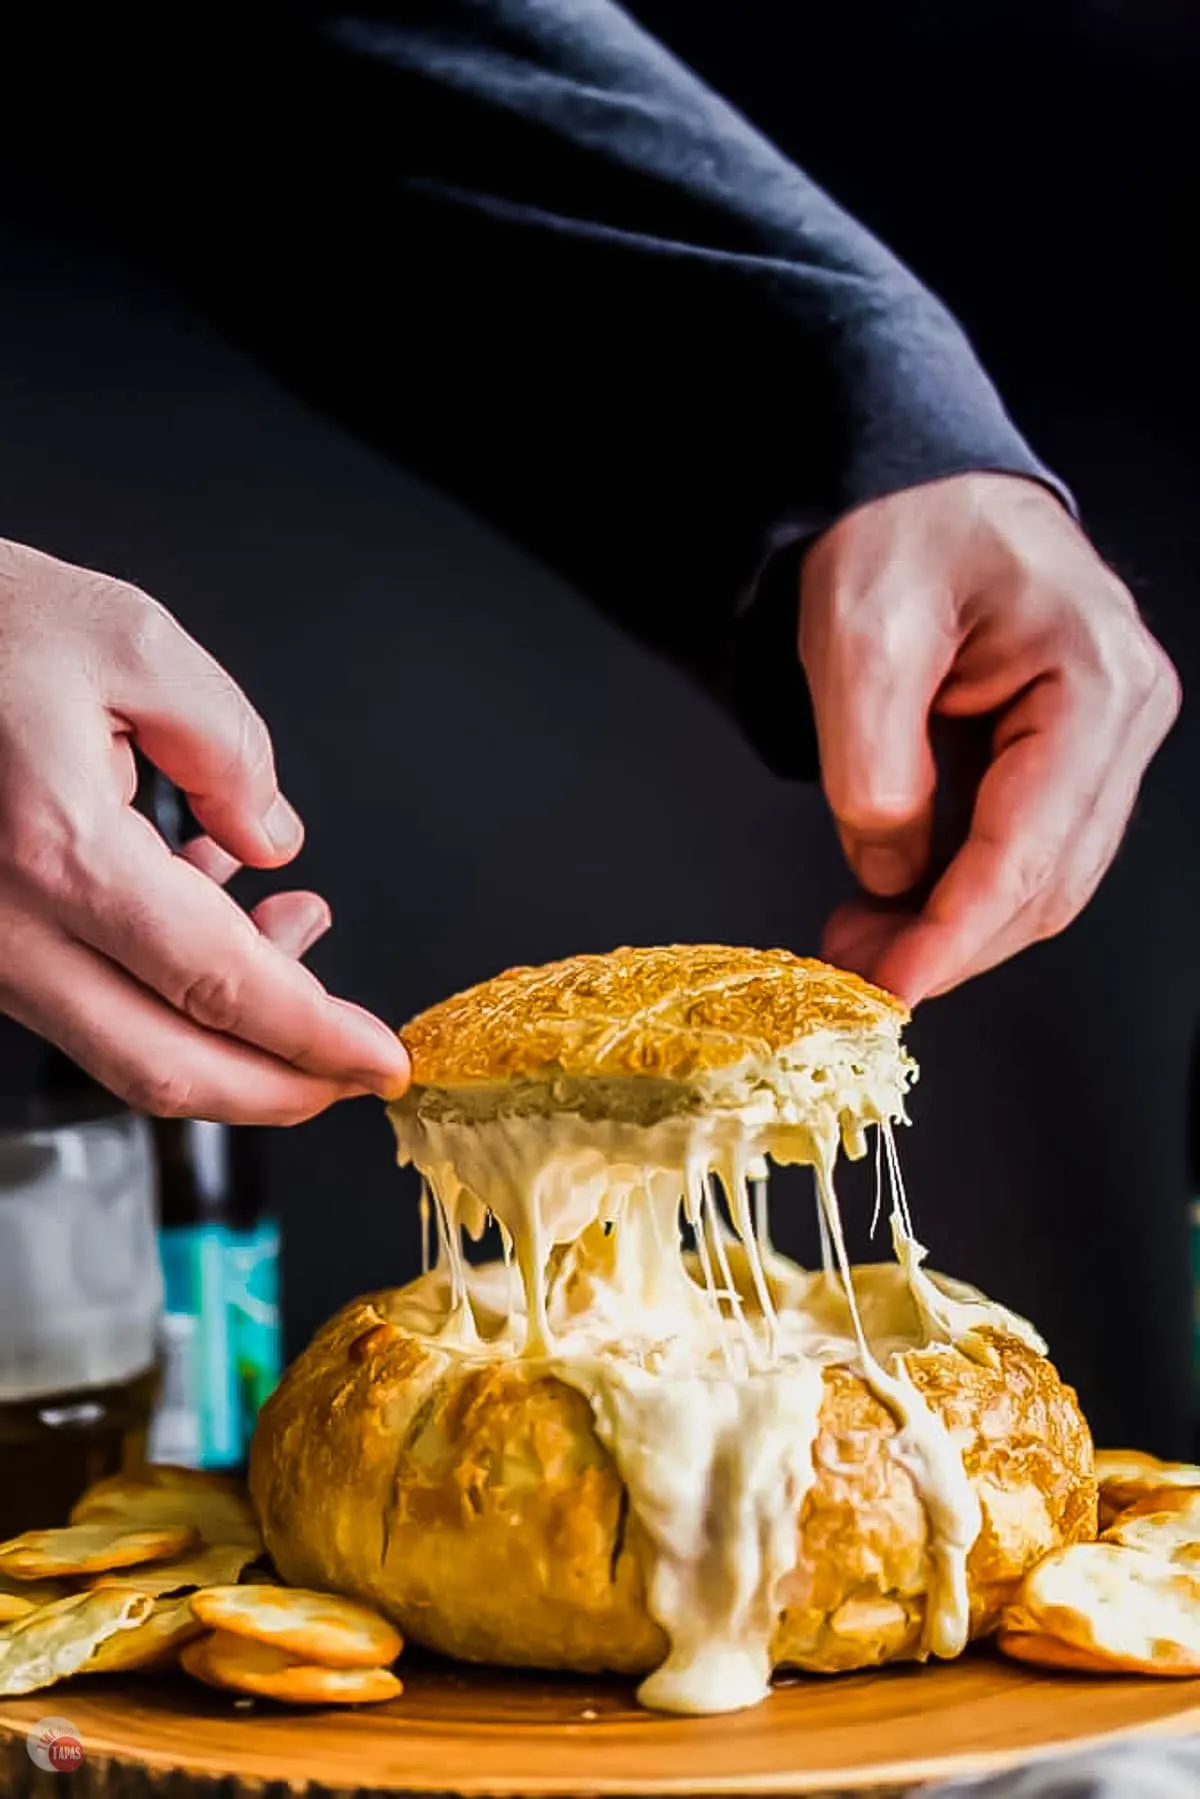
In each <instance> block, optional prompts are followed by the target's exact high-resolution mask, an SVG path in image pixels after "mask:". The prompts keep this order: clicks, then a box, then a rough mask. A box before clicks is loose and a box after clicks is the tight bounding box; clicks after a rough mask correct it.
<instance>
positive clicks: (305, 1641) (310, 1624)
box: [193, 1585, 404, 1668]
mask: <svg viewBox="0 0 1200 1799" xmlns="http://www.w3.org/2000/svg"><path fill="white" fill-rule="evenodd" d="M193 1606H194V1609H195V1613H196V1616H197V1617H198V1618H200V1619H202V1620H203V1621H204V1623H205V1624H207V1625H209V1626H210V1627H211V1628H212V1629H214V1630H221V1631H227V1632H230V1633H231V1634H233V1635H235V1636H240V1637H246V1638H249V1639H252V1640H253V1641H254V1642H258V1643H266V1644H269V1645H271V1646H272V1647H274V1648H276V1649H279V1650H282V1651H283V1652H284V1654H286V1655H289V1656H291V1657H292V1658H293V1659H294V1660H296V1661H300V1662H315V1663H317V1664H319V1665H320V1666H322V1667H326V1668H376V1667H385V1666H386V1665H387V1664H388V1663H389V1662H394V1661H395V1659H396V1657H397V1656H398V1655H399V1653H400V1651H401V1650H402V1649H403V1647H404V1641H403V1638H402V1637H401V1635H400V1632H399V1631H398V1630H397V1629H396V1628H395V1626H394V1625H393V1624H389V1623H388V1621H387V1619H386V1618H382V1617H380V1615H379V1613H378V1612H375V1611H372V1610H371V1609H370V1607H369V1606H365V1605H359V1604H357V1603H356V1602H355V1601H354V1600H350V1599H341V1598H339V1597H337V1596H336V1595H335V1594H332V1593H314V1592H310V1591H308V1590H307V1589H306V1588H303V1587H276V1586H265V1585H264V1586H250V1585H247V1586H237V1587H235V1586H229V1587H207V1588H206V1589H205V1590H204V1591H203V1592H201V1593H197V1594H196V1595H195V1598H194V1600H193Z"/></svg>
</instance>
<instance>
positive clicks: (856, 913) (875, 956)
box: [821, 899, 914, 981]
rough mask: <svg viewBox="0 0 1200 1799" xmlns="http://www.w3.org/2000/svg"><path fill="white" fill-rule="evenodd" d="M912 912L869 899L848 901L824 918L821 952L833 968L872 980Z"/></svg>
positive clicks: (912, 915)
mask: <svg viewBox="0 0 1200 1799" xmlns="http://www.w3.org/2000/svg"><path fill="white" fill-rule="evenodd" d="M913 917H914V914H913V913H912V912H904V911H901V910H899V909H898V908H896V907H894V906H883V905H880V904H879V903H878V902H877V901H873V900H871V899H854V900H847V901H846V902H845V903H844V904H843V905H840V906H838V907H837V908H836V910H835V911H834V912H832V913H831V914H830V916H829V918H828V919H827V920H826V924H825V930H824V933H823V935H822V938H821V954H822V956H823V957H824V958H825V960H826V961H827V962H832V963H833V965H834V966H835V967H836V968H846V969H849V970H850V972H851V973H852V974H858V975H862V977H863V978H864V980H868V981H873V980H874V979H875V970H876V969H877V968H878V967H879V965H880V963H881V962H882V960H883V957H884V955H885V953H886V951H887V950H888V949H889V948H890V947H891V945H892V944H893V943H894V942H895V940H896V938H897V937H898V936H899V935H900V933H901V932H902V931H904V930H905V929H907V927H908V926H909V925H910V924H911V923H912V920H913Z"/></svg>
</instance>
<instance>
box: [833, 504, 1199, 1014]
mask: <svg viewBox="0 0 1200 1799" xmlns="http://www.w3.org/2000/svg"><path fill="white" fill-rule="evenodd" d="M800 590H801V602H800V657H801V661H802V663H803V665H804V669H805V673H806V675H807V677H808V682H809V687H810V690H811V693H812V700H813V707H814V712H815V717H816V725H817V735H818V740H819V743H820V751H821V779H822V784H823V786H824V789H825V793H826V796H827V798H828V800H829V804H830V806H831V807H832V809H833V813H834V817H835V819H836V822H837V827H838V832H839V835H840V837H841V841H842V845H843V848H844V849H845V852H846V855H847V858H848V860H849V862H850V864H851V867H852V868H853V869H854V872H855V874H856V875H857V876H858V879H859V881H860V883H861V884H862V886H863V888H864V889H865V895H864V896H863V897H861V898H859V899H856V900H852V901H850V902H849V903H848V904H846V905H844V906H842V907H839V909H838V910H837V911H836V912H835V913H834V915H833V917H832V918H831V919H830V921H829V924H828V927H827V930H826V937H825V944H824V953H825V954H826V955H827V956H828V957H829V958H830V959H831V960H832V961H835V962H839V963H841V964H843V965H844V966H849V967H851V968H854V969H856V970H857V971H858V972H860V973H862V974H865V975H867V976H869V977H870V978H871V979H872V980H875V981H878V982H879V984H880V985H881V986H884V987H887V988H890V989H891V990H892V991H893V992H896V993H898V994H900V995H901V996H902V997H903V998H904V999H906V1000H907V1001H908V1002H909V1003H910V1004H916V1003H917V1001H919V1000H922V999H925V998H927V997H929V996H931V995H934V994H938V993H945V992H946V991H947V990H948V989H949V988H951V987H955V986H957V985H958V984H959V983H960V982H962V981H965V980H967V979H968V978H969V977H970V976H972V975H975V974H980V973H982V972H983V970H985V969H988V968H992V967H995V966H996V964H997V963H1000V962H1003V961H1005V960H1006V959H1007V958H1008V957H1009V956H1012V955H1014V954H1015V953H1016V952H1017V951H1018V950H1021V949H1024V948H1025V947H1026V946H1027V945H1028V944H1031V943H1034V942H1036V941H1037V940H1038V939H1040V938H1044V937H1050V936H1053V935H1054V934H1055V933H1056V932H1058V931H1061V930H1063V929H1064V927H1065V926H1066V925H1068V924H1069V923H1070V922H1071V920H1072V919H1074V918H1075V917H1076V915H1077V914H1078V913H1079V912H1080V911H1081V909H1082V908H1083V907H1084V906H1085V905H1086V903H1087V901H1088V900H1089V899H1090V898H1091V896H1092V894H1093V893H1094V892H1095V890H1096V887H1097V886H1098V884H1099V882H1100V880H1101V878H1102V876H1103V875H1104V873H1105V871H1106V870H1107V868H1108V866H1109V864H1110V863H1111V862H1112V860H1113V857H1114V856H1115V855H1116V853H1117V849H1118V847H1119V845H1120V842H1121V838H1122V836H1123V834H1124V831H1125V827H1126V825H1127V823H1128V821H1129V817H1130V814H1131V812H1132V810H1133V806H1134V802H1135V800H1136V797H1137V793H1138V788H1139V786H1140V783H1141V780H1142V776H1143V774H1144V773H1145V770H1146V767H1147V765H1148V763H1149V762H1150V760H1151V758H1152V757H1153V756H1154V754H1155V752H1156V751H1157V749H1158V747H1159V745H1160V744H1161V742H1162V741H1163V738H1164V737H1165V736H1166V734H1167V732H1168V731H1169V730H1170V728H1171V725H1172V724H1173V723H1174V720H1175V717H1176V715H1177V713H1178V710H1179V704H1180V690H1179V680H1178V677H1177V675H1176V673H1175V670H1174V668H1173V667H1172V665H1171V663H1170V661H1169V660H1168V658H1167V656H1166V654H1165V652H1164V651H1163V649H1162V648H1161V646H1160V645H1159V644H1158V643H1157V642H1156V640H1155V639H1154V638H1153V637H1152V636H1151V634H1150V632H1149V631H1148V630H1147V629H1146V626H1145V625H1144V624H1143V622H1142V620H1141V618H1140V616H1139V614H1138V611H1137V607H1136V605H1135V604H1134V601H1133V599H1132V597H1131V595H1130V594H1129V592H1128V590H1127V589H1126V588H1125V587H1124V586H1123V584H1122V583H1121V582H1120V581H1119V580H1118V579H1117V577H1116V576H1115V575H1114V574H1113V572H1112V570H1111V569H1109V568H1108V567H1107V566H1106V565H1105V564H1104V563H1103V562H1102V561H1101V559H1100V557H1099V556H1098V555H1097V554H1096V552H1095V550H1094V549H1093V548H1092V546H1091V544H1090V543H1089V542H1088V540H1087V538H1086V537H1085V536H1084V534H1083V532H1082V531H1081V530H1080V529H1079V527H1078V526H1077V525H1076V524H1075V523H1074V521H1073V520H1072V519H1071V517H1070V516H1069V514H1068V513H1067V512H1066V511H1065V509H1064V508H1063V506H1062V505H1061V504H1060V502H1059V501H1058V500H1057V499H1056V498H1055V497H1054V495H1053V494H1052V493H1051V492H1050V491H1049V490H1048V489H1046V488H1043V487H1042V486H1041V485H1040V484H1038V483H1037V482H1034V481H1030V480H1026V479H1023V478H1020V477H1017V476H1010V475H994V474H968V475H957V476H952V477H949V478H947V479H945V480H941V481H933V482H930V483H928V484H926V485H925V486H921V487H916V488H911V489H909V490H907V491H904V492H900V493H895V494H890V495H888V496H887V497H886V498H884V499H880V500H874V501H871V502H869V503H868V504H866V505H863V506H861V507H859V508H857V509H856V510H855V511H854V512H851V513H849V514H848V515H847V516H846V517H845V518H843V519H841V520H839V522H838V523H837V524H836V525H834V526H833V527H832V528H831V529H830V530H829V531H827V532H826V533H825V534H824V536H823V537H821V538H819V539H818V540H817V542H816V543H815V544H814V545H813V547H812V548H811V549H810V550H809V551H808V553H807V554H806V556H805V558H804V563H803V566H802V571H801V581H800ZM938 716H940V717H943V718H946V719H968V718H979V717H988V718H991V719H992V720H993V721H994V731H993V735H992V752H991V761H990V764H989V766H988V767H987V769H986V772H985V773H984V775H983V779H982V781H981V782H980V784H979V788H978V792H977V794H976V796H975V802H974V811H973V815H972V818H971V824H970V830H969V833H968V835H967V838H966V841H965V842H964V843H963V844H962V846H961V848H960V849H959V850H958V852H957V854H956V855H955V856H954V858H953V860H952V861H951V862H950V865H949V867H947V868H946V870H945V872H944V873H941V874H940V876H939V878H937V879H936V880H935V882H934V884H933V886H932V889H931V891H929V892H928V895H927V896H925V897H924V898H923V902H922V903H921V904H920V905H919V906H917V907H909V908H907V909H906V908H905V907H904V905H903V901H902V896H904V895H906V894H908V893H910V892H911V891H912V890H913V889H917V888H919V886H920V884H921V882H922V880H923V879H924V878H925V877H926V876H927V874H928V872H929V859H930V836H931V828H932V822H933V809H934V798H935V785H936V777H935V768H934V760H933V755H932V752H931V749H930V738H929V730H930V722H931V720H933V719H934V718H936V717H938ZM880 901H883V902H888V903H886V904H880V903H878V902H880ZM897 902H900V903H897Z"/></svg>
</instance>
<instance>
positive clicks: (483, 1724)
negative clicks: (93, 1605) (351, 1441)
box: [0, 1651, 1200, 1799]
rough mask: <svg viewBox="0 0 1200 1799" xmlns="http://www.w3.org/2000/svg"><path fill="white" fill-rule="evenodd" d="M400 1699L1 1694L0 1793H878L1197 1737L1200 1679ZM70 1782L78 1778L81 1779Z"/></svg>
mask: <svg viewBox="0 0 1200 1799" xmlns="http://www.w3.org/2000/svg"><path fill="white" fill-rule="evenodd" d="M402 1672H403V1673H404V1677H405V1694H404V1697H403V1698H402V1699H398V1700H395V1701H394V1702H392V1703H391V1704H389V1705H384V1706H375V1707H371V1708H364V1709H361V1710H349V1709H348V1710H332V1709H331V1710H326V1711H319V1712H318V1711H309V1712H301V1711H298V1710H292V1709H284V1708H281V1707H276V1706H271V1705H269V1704H266V1703H262V1702H247V1701H241V1702H235V1701H234V1700H233V1698H232V1696H230V1697H229V1698H226V1697H225V1696H224V1695H222V1694H219V1693H214V1692H210V1691H209V1690H207V1689H205V1688H202V1687H198V1686H195V1685H193V1684H192V1683H191V1682H188V1681H185V1680H183V1679H182V1678H172V1679H169V1680H159V1681H151V1680H144V1679H143V1680H136V1679H133V1678H126V1679H123V1680H116V1679H112V1680H106V1679H103V1678H96V1679H93V1680H79V1681H75V1682H74V1683H71V1684H68V1685H65V1686H62V1687H58V1688H55V1689H54V1691H53V1692H52V1693H40V1694H34V1695H32V1696H31V1697H29V1698H26V1699H11V1700H5V1701H3V1702H0V1793H3V1794H5V1795H10V1796H15V1799H20V1796H24V1795H41V1794H43V1793H49V1792H51V1791H53V1792H55V1793H57V1794H62V1792H63V1790H64V1784H67V1785H73V1786H74V1790H75V1793H76V1796H77V1799H80V1795H81V1791H86V1793H87V1794H89V1795H93V1796H95V1799H140V1796H141V1795H147V1796H148V1795H151V1794H154V1793H160V1794H161V1793H165V1792H169V1793H170V1794H171V1795H172V1799H180V1796H181V1795H185V1794H188V1793H189V1792H194V1793H196V1795H197V1796H198V1799H199V1796H200V1795H203V1794H206V1793H207V1794H210V1795H212V1794H215V1792H216V1783H221V1792H222V1794H223V1795H228V1794H229V1793H230V1792H231V1791H232V1790H236V1789H237V1788H238V1786H241V1787H244V1788H246V1789H250V1790H253V1789H255V1788H261V1787H262V1786H263V1785H264V1784H267V1783H273V1782H279V1783H281V1784H283V1785H284V1786H286V1787H290V1788H292V1789H293V1790H302V1789H304V1788H306V1787H307V1788H308V1789H309V1794H310V1799H313V1796H314V1795H315V1794H319V1793H321V1792H325V1793H339V1794H347V1793H353V1794H358V1795H366V1794H384V1793H387V1794H392V1793H410V1794H420V1795H434V1794H437V1795H449V1794H453V1795H457V1796H459V1799H512V1796H515V1795H518V1794H521V1795H541V1796H543V1799H579V1796H581V1795H611V1796H614V1799H615V1796H618V1795H634V1794H644V1795H651V1794H654V1795H671V1794H683V1793H687V1794H726V1795H734V1794H739V1795H746V1794H765V1793H777V1794H789V1795H792V1794H797V1795H798V1794H803V1795H806V1799H850V1796H851V1795H854V1796H858V1795H871V1796H872V1799H883V1796H884V1795H895V1794H900V1793H907V1792H910V1791H913V1790H915V1789H917V1788H919V1787H921V1786H922V1785H925V1784H926V1783H929V1782H932V1781H939V1780H946V1779H950V1778H951V1777H953V1776H956V1775H964V1774H974V1773H982V1772H987V1771H991V1770H995V1769H998V1768H1005V1767H1011V1766H1014V1765H1017V1764H1019V1763H1021V1762H1025V1761H1031V1760H1035V1759H1037V1758H1039V1757H1042V1756H1047V1755H1053V1754H1059V1753H1063V1752H1066V1751H1069V1750H1072V1749H1079V1748H1083V1747H1085V1746H1089V1745H1093V1744H1095V1743H1096V1742H1098V1741H1103V1740H1105V1739H1112V1738H1115V1737H1128V1736H1130V1735H1136V1734H1139V1733H1154V1734H1161V1733H1166V1732H1173V1733H1183V1732H1187V1731H1200V1680H1197V1681H1184V1682H1172V1681H1165V1680H1160V1681H1155V1680H1139V1679H1123V1678H1115V1679H1114V1678H1093V1679H1089V1678H1087V1677H1082V1676H1073V1675H1065V1674H1064V1675H1058V1674H1055V1675H1049V1674H1040V1673H1038V1672H1036V1671H1035V1670H1032V1669H1026V1668H1022V1667H1019V1666H1017V1665H1015V1664H1012V1663H1007V1662H1003V1661H1001V1660H999V1659H998V1658H996V1657H993V1656H992V1655H990V1654H989V1653H987V1652H986V1651H981V1652H978V1653H975V1654H971V1655H968V1656H966V1657H964V1658H963V1660H962V1661H960V1662H956V1663H951V1664H945V1665H940V1666H931V1667H925V1668H913V1667H909V1668H899V1669H895V1670H888V1671H885V1672H881V1673H873V1674H861V1675H843V1676H836V1677H832V1678H830V1677H825V1678H803V1677H799V1678H789V1679H784V1680H783V1681H781V1682H780V1684H779V1686H778V1687H777V1689H776V1691H775V1692H774V1693H773V1694H772V1696H771V1698H770V1699H769V1700H768V1701H767V1702H766V1704H764V1705H763V1706H761V1707H759V1708H758V1709H757V1710H754V1711H750V1712H742V1713H738V1714H736V1715H733V1716H725V1717H718V1718H694V1719H693V1718H664V1717H661V1716H657V1715H655V1714H652V1713H649V1712H645V1711H642V1710H640V1709H639V1708H638V1707H637V1705H636V1704H635V1703H634V1700H633V1693H632V1690H631V1689H630V1688H628V1687H625V1686H622V1685H619V1684H616V1683H607V1682H602V1681H595V1682H590V1681H582V1680H581V1681H571V1680H558V1681H550V1680H547V1679H544V1678H535V1677H526V1676H521V1675H511V1674H510V1675H504V1674H497V1673H490V1672H484V1671H475V1670H468V1669H454V1670H448V1669H444V1668H436V1669H435V1668H419V1667H417V1666H415V1665H414V1666H412V1667H410V1668H405V1669H403V1670H402ZM46 1718H59V1719H62V1718H66V1719H69V1720H70V1722H71V1723H72V1724H73V1725H74V1726H75V1728H76V1730H77V1731H78V1733H79V1735H80V1737H81V1739H82V1743H83V1753H84V1766H83V1768H82V1769H81V1770H79V1772H77V1773H76V1774H73V1775H72V1777H71V1781H70V1782H68V1783H64V1782H63V1780H62V1778H61V1776H59V1775H56V1774H43V1773H40V1772H39V1770H37V1769H36V1768H35V1767H34V1765H33V1763H32V1761H31V1759H30V1757H29V1756H28V1755H27V1753H26V1752H25V1748H24V1737H25V1734H26V1733H27V1732H28V1731H29V1730H31V1729H33V1728H34V1727H35V1726H36V1725H37V1724H39V1723H40V1722H41V1721H42V1720H44V1719H46ZM80 1773H83V1774H84V1775H85V1780H84V1782H83V1783H82V1787H81V1785H80V1784H76V1783H78V1782H79V1775H80Z"/></svg>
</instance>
